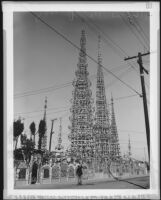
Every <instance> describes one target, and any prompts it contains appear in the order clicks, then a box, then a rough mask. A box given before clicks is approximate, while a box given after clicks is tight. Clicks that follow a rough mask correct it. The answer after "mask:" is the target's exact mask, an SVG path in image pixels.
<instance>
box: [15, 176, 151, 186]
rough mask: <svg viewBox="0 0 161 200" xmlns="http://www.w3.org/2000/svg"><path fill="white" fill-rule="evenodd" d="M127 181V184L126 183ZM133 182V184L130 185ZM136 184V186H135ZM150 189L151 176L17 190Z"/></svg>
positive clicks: (58, 184)
mask: <svg viewBox="0 0 161 200" xmlns="http://www.w3.org/2000/svg"><path fill="white" fill-rule="evenodd" d="M126 181H127V182H126ZM128 182H131V183H133V184H130V183H128ZM135 184H136V185H135ZM137 185H140V186H142V187H144V188H147V189H148V188H149V176H143V177H135V178H126V179H124V180H122V181H116V180H107V179H106V180H96V181H94V180H84V181H83V184H82V185H77V184H76V182H72V183H69V182H68V183H55V184H36V185H28V186H19V187H16V188H17V189H144V188H141V187H139V186H137Z"/></svg>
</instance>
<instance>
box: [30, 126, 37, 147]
mask: <svg viewBox="0 0 161 200" xmlns="http://www.w3.org/2000/svg"><path fill="white" fill-rule="evenodd" d="M30 131H31V138H32V135H33V136H34V141H33V142H34V144H35V135H36V125H35V122H32V123H31V124H30Z"/></svg>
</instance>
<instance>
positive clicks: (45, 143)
mask: <svg viewBox="0 0 161 200" xmlns="http://www.w3.org/2000/svg"><path fill="white" fill-rule="evenodd" d="M46 109H47V97H45V105H44V117H43V120H44V122H45V134H44V136H43V138H42V149H43V150H46V149H47V125H46Z"/></svg>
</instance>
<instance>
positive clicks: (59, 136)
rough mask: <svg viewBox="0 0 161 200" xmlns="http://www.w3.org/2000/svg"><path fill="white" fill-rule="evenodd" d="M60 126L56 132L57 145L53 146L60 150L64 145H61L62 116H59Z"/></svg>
mask: <svg viewBox="0 0 161 200" xmlns="http://www.w3.org/2000/svg"><path fill="white" fill-rule="evenodd" d="M59 119H60V126H59V134H58V145H57V146H56V147H55V149H56V150H62V149H64V147H63V146H62V118H61V117H60V118H59Z"/></svg>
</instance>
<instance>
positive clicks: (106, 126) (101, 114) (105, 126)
mask: <svg viewBox="0 0 161 200" xmlns="http://www.w3.org/2000/svg"><path fill="white" fill-rule="evenodd" d="M93 133H94V138H95V158H96V161H98V162H99V163H100V162H103V161H105V158H106V159H108V158H109V156H110V145H109V140H110V122H109V111H108V107H107V100H106V94H105V85H104V75H103V69H102V58H101V52H100V36H99V38H98V68H97V84H96V112H95V124H94V129H93Z"/></svg>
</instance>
